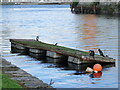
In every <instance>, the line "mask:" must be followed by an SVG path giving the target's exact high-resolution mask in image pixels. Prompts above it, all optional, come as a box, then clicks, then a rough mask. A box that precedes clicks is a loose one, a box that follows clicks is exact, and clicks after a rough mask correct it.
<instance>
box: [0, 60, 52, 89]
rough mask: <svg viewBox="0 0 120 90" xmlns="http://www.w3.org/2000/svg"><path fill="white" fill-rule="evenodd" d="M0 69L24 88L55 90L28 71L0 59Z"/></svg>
mask: <svg viewBox="0 0 120 90" xmlns="http://www.w3.org/2000/svg"><path fill="white" fill-rule="evenodd" d="M0 62H2V63H1V64H0V67H1V68H2V73H3V74H7V75H8V76H10V78H11V79H12V80H16V81H17V82H18V83H19V84H20V85H21V86H23V88H49V89H50V88H51V89H54V88H53V87H52V86H50V85H48V84H46V83H44V82H43V81H42V80H39V79H38V78H36V77H34V76H32V75H31V74H29V73H27V72H26V71H24V70H22V69H20V68H19V67H17V66H16V65H14V64H11V62H8V61H7V60H5V59H3V58H0Z"/></svg>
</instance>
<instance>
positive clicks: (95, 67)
mask: <svg viewBox="0 0 120 90" xmlns="http://www.w3.org/2000/svg"><path fill="white" fill-rule="evenodd" d="M93 70H94V72H99V71H102V66H101V65H100V64H95V65H94V66H93Z"/></svg>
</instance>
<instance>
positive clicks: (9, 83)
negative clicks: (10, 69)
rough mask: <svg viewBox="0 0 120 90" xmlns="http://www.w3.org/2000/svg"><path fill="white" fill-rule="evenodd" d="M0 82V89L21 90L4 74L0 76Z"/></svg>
mask: <svg viewBox="0 0 120 90" xmlns="http://www.w3.org/2000/svg"><path fill="white" fill-rule="evenodd" d="M0 80H2V84H0V88H22V86H21V85H19V84H18V83H17V82H16V81H15V80H12V79H10V77H9V76H7V75H5V74H0Z"/></svg>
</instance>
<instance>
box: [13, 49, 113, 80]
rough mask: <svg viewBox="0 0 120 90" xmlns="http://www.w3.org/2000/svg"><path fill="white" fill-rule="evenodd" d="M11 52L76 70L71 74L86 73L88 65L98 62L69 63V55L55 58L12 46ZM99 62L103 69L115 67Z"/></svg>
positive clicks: (92, 76)
mask: <svg viewBox="0 0 120 90" xmlns="http://www.w3.org/2000/svg"><path fill="white" fill-rule="evenodd" d="M11 53H19V54H18V55H27V56H30V57H32V58H35V59H37V60H39V61H41V63H49V64H50V65H49V66H47V68H60V69H61V70H74V71H75V72H74V73H71V75H81V74H86V72H85V70H86V68H87V67H90V68H93V65H94V64H96V63H85V64H79V65H78V64H73V63H69V62H68V57H67V56H66V57H62V58H59V59H53V58H51V57H46V56H45V55H46V54H45V53H44V54H34V53H28V52H23V51H22V50H19V49H16V48H12V49H11ZM99 64H101V65H102V67H103V70H104V69H105V68H109V67H115V64H111V63H99ZM101 73H102V72H101ZM101 73H100V72H99V73H96V74H94V73H93V74H91V75H90V77H91V78H94V77H97V76H100V75H102V74H101Z"/></svg>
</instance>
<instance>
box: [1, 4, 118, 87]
mask: <svg viewBox="0 0 120 90" xmlns="http://www.w3.org/2000/svg"><path fill="white" fill-rule="evenodd" d="M0 8H1V9H2V10H1V11H0V13H2V14H1V15H2V18H0V19H1V21H0V26H2V27H0V32H1V34H0V41H2V42H0V45H2V51H3V52H2V53H3V54H2V57H3V58H5V59H7V60H8V61H10V62H11V63H13V64H15V65H17V66H18V67H20V68H22V69H24V70H25V71H27V72H28V73H30V74H32V75H33V76H35V77H37V78H39V79H41V80H43V81H44V82H46V83H48V84H49V83H50V81H51V79H52V81H54V84H52V86H53V87H57V88H93V87H94V88H95V87H96V88H100V87H104V88H105V87H110V88H115V87H117V84H118V83H117V78H115V77H117V67H116V65H114V64H113V65H111V64H110V65H109V64H108V65H104V64H102V66H103V71H102V77H100V78H98V76H100V74H97V75H96V74H95V75H92V76H93V77H97V78H91V77H90V74H86V73H85V69H86V67H91V68H92V66H93V64H81V65H75V64H72V63H68V62H67V61H65V62H64V60H58V59H51V58H48V57H41V56H40V55H33V57H39V58H37V59H35V58H33V57H30V56H27V55H21V54H19V53H13V54H12V53H10V51H11V46H10V42H9V39H11V38H26V39H35V37H36V36H39V37H40V40H41V41H43V42H47V43H52V44H55V43H58V45H62V46H66V47H70V48H75V49H78V50H85V51H88V50H90V49H93V50H95V52H96V53H97V49H98V48H100V49H102V50H103V51H104V50H105V51H104V53H105V54H108V55H109V56H110V57H112V58H115V59H117V56H118V53H117V49H118V48H117V47H118V46H117V45H118V44H117V43H118V42H117V41H118V36H117V35H118V32H117V30H118V24H117V17H107V16H101V15H90V14H88V15H81V14H80V15H78V14H77V15H76V14H72V13H71V12H70V9H69V6H68V5H63V6H62V5H55V6H54V5H43V6H42V5H11V6H9V5H7V6H6V5H4V6H2V7H0Z"/></svg>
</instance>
